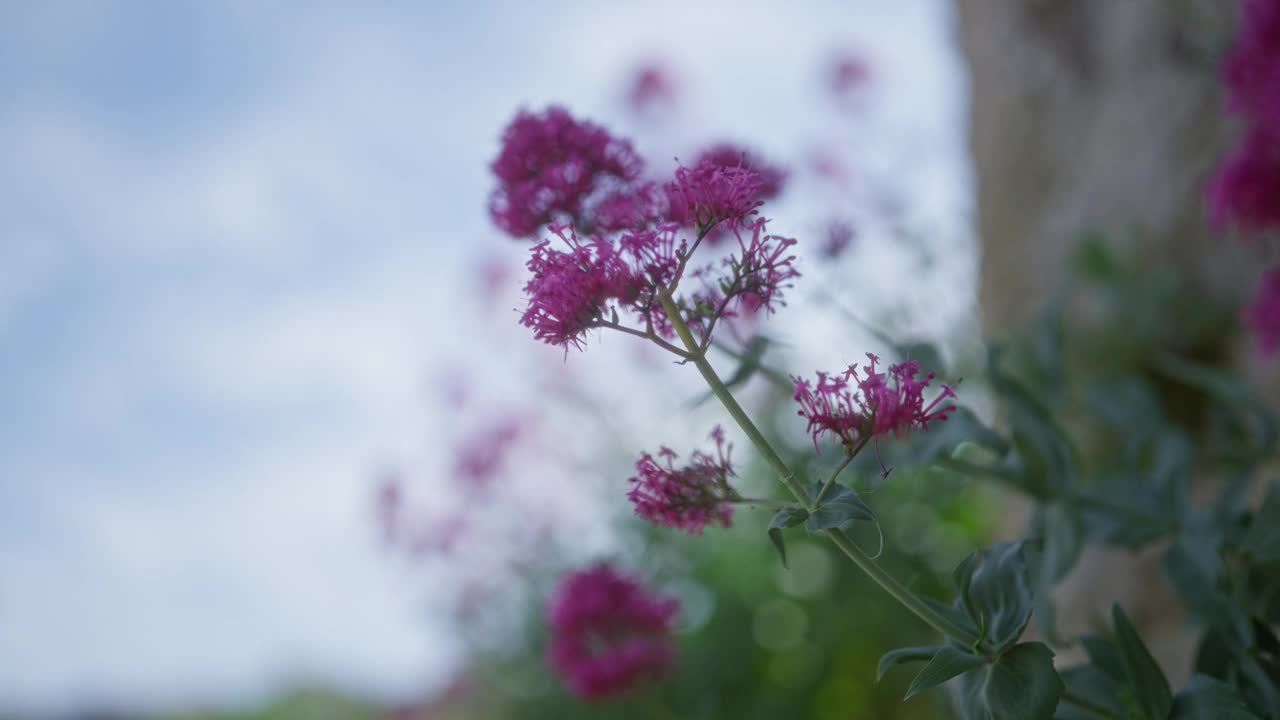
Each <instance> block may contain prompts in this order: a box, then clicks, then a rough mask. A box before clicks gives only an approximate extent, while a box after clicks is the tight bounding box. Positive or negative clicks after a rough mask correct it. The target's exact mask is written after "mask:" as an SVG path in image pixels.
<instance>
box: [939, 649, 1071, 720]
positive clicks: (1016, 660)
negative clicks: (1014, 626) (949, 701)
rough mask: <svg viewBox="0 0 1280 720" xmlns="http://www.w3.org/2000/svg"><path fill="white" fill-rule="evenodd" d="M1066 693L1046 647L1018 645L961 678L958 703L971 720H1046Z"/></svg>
mask: <svg viewBox="0 0 1280 720" xmlns="http://www.w3.org/2000/svg"><path fill="white" fill-rule="evenodd" d="M1065 689H1066V685H1065V684H1064V683H1063V681H1062V677H1061V676H1059V675H1058V671H1057V670H1055V669H1054V667H1053V651H1052V650H1050V649H1049V646H1048V645H1045V644H1044V643H1038V642H1032V643H1021V644H1018V645H1015V646H1013V647H1012V648H1011V649H1010V650H1009V651H1008V652H1006V653H1005V654H1004V655H1001V656H1000V658H999V659H997V660H996V661H995V662H994V663H991V664H990V665H987V666H986V667H985V668H984V669H981V670H977V671H974V672H969V673H965V674H964V675H962V676H961V703H962V709H963V710H964V711H965V716H966V717H968V718H971V719H972V720H1049V719H1050V718H1052V717H1053V713H1054V710H1056V709H1057V707H1058V700H1059V699H1060V698H1061V697H1062V692H1063V690H1065Z"/></svg>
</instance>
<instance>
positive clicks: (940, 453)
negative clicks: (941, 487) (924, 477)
mask: <svg viewBox="0 0 1280 720" xmlns="http://www.w3.org/2000/svg"><path fill="white" fill-rule="evenodd" d="M966 442H971V443H973V444H975V445H978V446H979V447H983V448H986V449H987V450H990V451H992V452H994V453H996V454H997V455H1000V456H1003V455H1004V454H1005V453H1007V452H1009V443H1008V441H1006V440H1005V439H1004V438H1003V437H1001V436H1000V434H999V433H997V432H996V431H994V430H992V429H991V428H989V427H987V425H986V424H985V423H983V422H982V421H981V420H979V419H978V416H977V415H974V414H973V411H972V410H970V409H969V408H967V407H959V408H956V410H955V412H953V413H951V414H950V415H948V416H947V419H946V421H945V422H941V423H937V424H931V425H930V426H929V431H928V432H926V433H920V440H919V441H918V444H917V445H915V446H914V447H913V448H912V453H911V460H912V461H913V462H915V463H916V464H919V465H925V464H928V463H931V462H933V461H934V460H937V459H938V458H943V457H948V456H950V455H951V453H952V452H954V451H955V449H956V448H957V447H958V446H960V444H962V443H966Z"/></svg>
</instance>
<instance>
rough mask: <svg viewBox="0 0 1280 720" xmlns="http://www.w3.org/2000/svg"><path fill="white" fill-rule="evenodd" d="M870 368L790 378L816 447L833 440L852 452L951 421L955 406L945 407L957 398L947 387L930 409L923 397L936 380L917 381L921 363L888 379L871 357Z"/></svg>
mask: <svg viewBox="0 0 1280 720" xmlns="http://www.w3.org/2000/svg"><path fill="white" fill-rule="evenodd" d="M867 358H868V359H870V360H871V362H870V364H868V365H863V366H862V373H861V374H860V373H859V371H858V366H857V365H850V366H849V368H848V369H847V370H845V371H844V372H843V373H839V374H834V373H825V372H819V373H818V381H817V383H815V384H810V383H809V381H807V380H802V379H800V378H792V379H793V380H794V381H795V393H794V395H793V396H792V398H793V399H794V400H795V401H796V403H798V404H799V405H800V409H799V411H797V414H798V415H800V416H801V417H803V418H804V419H805V420H807V421H808V423H809V424H808V426H807V428H806V430H807V432H808V433H809V434H810V435H812V436H813V445H814V448H815V449H816V448H817V447H818V440H819V439H820V438H821V437H822V436H824V435H828V434H830V435H833V436H834V437H836V438H837V439H839V440H840V442H841V443H842V444H843V445H844V447H845V450H846V452H852V451H854V450H855V448H857V447H858V446H859V445H860V444H861V443H863V442H865V441H867V440H869V439H870V438H873V437H875V438H878V437H883V436H887V435H893V436H895V437H903V436H905V435H907V434H908V433H910V432H911V431H912V430H914V429H920V430H928V429H929V423H930V422H937V421H942V420H946V419H947V414H948V413H950V412H953V411H954V410H955V409H956V408H955V405H950V404H948V405H942V402H943V401H944V400H946V399H947V398H954V397H955V392H953V391H952V390H951V388H950V387H947V386H946V385H943V386H942V392H941V393H939V394H938V396H937V397H935V398H934V399H933V401H932V402H930V403H929V404H928V405H926V404H925V400H924V391H925V389H927V388H928V387H929V383H930V382H931V381H932V380H933V377H934V374H933V373H929V374H927V375H925V376H924V377H923V378H916V375H918V374H919V373H920V363H919V362H916V361H915V360H907V361H905V362H901V363H898V364H897V365H890V366H889V371H888V372H887V373H884V372H877V370H876V364H877V363H878V362H879V361H880V358H879V357H877V356H875V355H873V354H871V353H867Z"/></svg>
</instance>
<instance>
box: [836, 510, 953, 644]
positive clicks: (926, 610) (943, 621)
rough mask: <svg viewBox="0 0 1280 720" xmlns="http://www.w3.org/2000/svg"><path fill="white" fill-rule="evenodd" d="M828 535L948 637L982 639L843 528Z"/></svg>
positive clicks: (874, 576) (845, 552) (895, 597)
mask: <svg viewBox="0 0 1280 720" xmlns="http://www.w3.org/2000/svg"><path fill="white" fill-rule="evenodd" d="M827 535H828V536H829V537H830V538H831V541H832V542H834V543H835V544H836V547H838V548H840V550H841V551H842V552H844V554H845V555H848V556H849V559H850V560H852V561H853V564H854V565H857V566H858V569H860V570H862V572H864V573H866V574H867V575H869V576H870V577H871V579H872V580H874V581H875V582H876V584H877V585H879V586H880V587H881V588H883V589H884V591H885V592H887V593H889V594H890V595H892V596H893V599H894V600H897V601H898V602H899V603H901V604H902V606H903V607H905V608H906V609H908V610H910V611H911V612H912V613H915V615H916V617H918V618H920V619H921V620H923V621H925V623H927V624H928V625H929V627H932V628H933V629H934V630H937V631H938V632H939V633H941V634H942V635H944V636H946V637H950V638H952V639H955V640H959V641H960V642H963V643H964V644H965V645H969V646H973V645H976V644H977V643H978V635H977V634H976V633H974V632H972V631H970V630H969V629H968V628H964V627H961V626H960V625H957V624H955V623H953V622H951V621H950V620H948V619H947V618H945V617H943V616H942V615H940V614H938V613H937V612H936V611H934V609H933V608H931V607H929V606H928V605H926V604H924V602H923V601H922V600H921V599H920V598H918V597H916V595H915V593H913V592H911V591H910V590H908V589H907V588H906V586H904V585H903V584H902V583H900V582H898V581H897V579H896V578H894V577H893V576H892V575H890V574H889V573H888V572H886V571H885V569H884V568H882V567H880V566H879V565H878V564H876V561H875V560H872V559H871V557H870V556H869V555H867V554H866V553H864V552H863V551H862V548H860V547H858V546H857V545H855V544H854V542H853V541H852V540H850V539H849V537H848V536H847V535H845V534H844V531H843V530H840V529H839V528H831V529H830V530H827Z"/></svg>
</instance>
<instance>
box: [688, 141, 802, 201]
mask: <svg viewBox="0 0 1280 720" xmlns="http://www.w3.org/2000/svg"><path fill="white" fill-rule="evenodd" d="M699 165H710V166H714V167H721V168H736V167H742V168H746V169H747V170H753V171H755V173H756V176H757V179H758V181H759V183H760V185H759V188H758V189H757V191H756V198H757V199H759V200H770V199H773V198H775V197H777V196H778V193H780V192H782V186H783V183H785V182H786V179H787V171H786V170H783V169H782V168H780V167H778V166H776V165H771V164H769V163H767V162H765V161H764V160H763V159H762V158H760V157H757V156H756V155H755V154H754V153H752V152H751V151H750V150H748V149H746V148H744V147H742V146H740V145H734V144H733V143H726V142H722V143H716V144H715V145H712V146H711V147H709V148H707V149H706V150H703V151H702V153H701V154H700V155H698V159H697V160H696V161H695V162H694V166H695V167H697V166H699Z"/></svg>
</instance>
